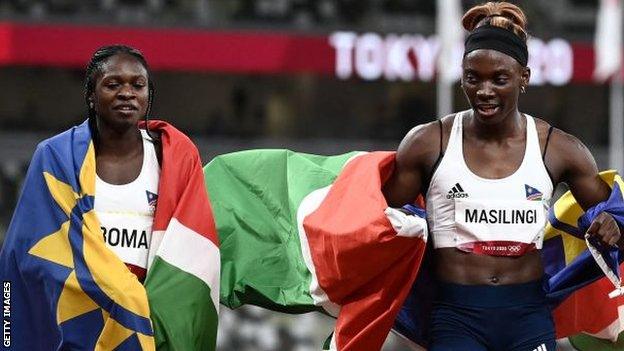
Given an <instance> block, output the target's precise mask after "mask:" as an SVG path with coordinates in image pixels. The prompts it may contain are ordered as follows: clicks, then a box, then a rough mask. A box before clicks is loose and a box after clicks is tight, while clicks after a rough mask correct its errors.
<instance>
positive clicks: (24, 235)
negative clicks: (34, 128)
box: [0, 122, 154, 350]
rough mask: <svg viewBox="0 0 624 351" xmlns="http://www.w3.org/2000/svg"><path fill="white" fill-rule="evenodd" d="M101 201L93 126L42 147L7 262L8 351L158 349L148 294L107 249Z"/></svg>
mask: <svg viewBox="0 0 624 351" xmlns="http://www.w3.org/2000/svg"><path fill="white" fill-rule="evenodd" d="M94 195H95V152H94V149H93V143H92V142H91V135H90V133H89V128H88V126H87V123H86V122H85V123H83V124H82V125H80V126H78V127H74V128H72V129H70V130H68V131H66V132H64V133H62V134H59V135H57V136H55V137H53V138H51V139H48V140H46V141H43V142H42V143H40V144H39V146H38V147H37V149H36V151H35V154H34V156H33V158H32V161H31V163H30V167H29V169H28V173H27V175H26V180H25V183H24V186H23V189H22V194H21V196H20V199H19V201H18V204H17V207H16V209H15V213H14V215H13V219H12V220H11V224H10V226H9V229H8V231H7V235H6V239H5V242H4V246H3V248H2V253H1V255H0V275H1V276H2V280H3V282H5V283H4V284H5V285H4V291H5V296H6V294H7V293H6V291H7V290H9V292H8V294H9V301H10V302H9V303H10V305H9V306H10V311H9V313H8V316H5V320H6V321H8V324H6V326H8V328H9V329H8V331H9V334H8V337H9V341H8V345H7V341H6V337H7V336H6V335H5V342H4V346H5V347H6V346H8V347H9V348H10V349H15V350H50V349H66V350H70V349H71V350H78V349H80V350H111V349H114V348H118V349H123V350H153V349H154V340H153V330H152V325H151V322H150V319H149V315H150V313H149V307H148V302H147V296H146V294H145V289H144V288H143V286H142V285H141V284H140V283H139V281H138V280H137V279H136V277H135V276H134V275H133V274H132V273H130V271H129V270H128V269H127V268H126V266H125V265H124V264H123V262H121V260H119V259H118V258H117V256H116V255H115V254H114V253H113V252H112V251H110V250H109V249H108V248H107V247H106V245H105V243H104V240H103V237H102V232H101V230H100V225H99V222H98V219H97V217H96V216H95V212H94V210H93V204H94ZM7 283H8V286H7ZM5 300H6V298H5ZM5 306H7V305H6V302H5ZM5 309H6V307H5ZM5 314H6V310H5ZM6 330H7V329H5V331H6Z"/></svg>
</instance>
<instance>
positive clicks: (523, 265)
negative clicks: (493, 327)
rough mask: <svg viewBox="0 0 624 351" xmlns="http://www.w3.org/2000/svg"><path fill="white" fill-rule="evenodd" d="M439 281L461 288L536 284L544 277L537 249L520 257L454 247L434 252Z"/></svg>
mask: <svg viewBox="0 0 624 351" xmlns="http://www.w3.org/2000/svg"><path fill="white" fill-rule="evenodd" d="M435 267H436V268H435V271H436V276H437V278H438V279H439V280H441V281H444V282H448V283H455V284H462V285H508V284H522V283H527V282H531V281H536V280H539V279H541V278H542V276H543V275H544V268H543V266H542V260H541V257H540V253H539V251H538V250H534V251H531V252H529V253H527V254H525V255H522V256H516V257H505V256H489V255H477V254H473V253H469V252H464V251H460V250H458V249H457V248H454V247H453V248H441V249H436V250H435Z"/></svg>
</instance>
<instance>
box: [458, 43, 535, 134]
mask: <svg viewBox="0 0 624 351" xmlns="http://www.w3.org/2000/svg"><path fill="white" fill-rule="evenodd" d="M462 68H463V74H462V86H463V89H464V93H465V94H466V98H467V99H468V102H470V106H471V107H472V109H473V111H474V116H475V118H476V119H477V120H478V121H479V122H481V123H484V124H495V123H498V122H501V121H502V120H504V119H505V118H506V117H507V116H511V115H513V113H515V112H516V111H517V110H518V95H519V94H520V89H521V87H522V86H524V87H525V88H526V86H527V85H528V84H529V77H530V70H529V68H528V67H522V66H521V65H520V64H519V63H518V62H517V61H516V60H515V59H513V58H512V57H511V56H508V55H505V54H503V53H501V52H498V51H495V50H487V49H479V50H475V51H472V52H470V53H468V54H467V55H466V57H464V61H463V64H462Z"/></svg>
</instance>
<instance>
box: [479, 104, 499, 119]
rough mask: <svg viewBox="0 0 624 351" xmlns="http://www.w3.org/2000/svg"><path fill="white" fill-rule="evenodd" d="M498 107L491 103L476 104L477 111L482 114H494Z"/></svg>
mask: <svg viewBox="0 0 624 351" xmlns="http://www.w3.org/2000/svg"><path fill="white" fill-rule="evenodd" d="M499 108H500V107H499V106H498V105H492V104H480V105H477V111H478V112H479V114H480V115H482V116H492V115H495V114H496V113H497V112H498V110H499Z"/></svg>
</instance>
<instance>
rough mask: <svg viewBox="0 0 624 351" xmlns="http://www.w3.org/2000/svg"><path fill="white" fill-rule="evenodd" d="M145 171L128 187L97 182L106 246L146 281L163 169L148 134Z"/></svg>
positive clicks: (97, 210) (97, 207)
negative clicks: (161, 169) (159, 182)
mask: <svg viewBox="0 0 624 351" xmlns="http://www.w3.org/2000/svg"><path fill="white" fill-rule="evenodd" d="M141 135H142V137H143V162H142V166H141V171H140V173H139V175H138V177H136V179H134V180H132V181H131V182H129V183H127V184H110V183H108V182H106V181H104V180H103V179H101V178H100V177H99V176H96V179H95V203H94V208H95V213H96V215H97V217H98V219H99V221H100V226H101V228H102V234H103V235H104V241H105V242H106V245H107V246H108V247H109V248H110V249H111V250H112V251H113V252H115V253H116V254H117V256H119V258H121V260H122V261H123V262H125V263H126V265H127V266H128V267H129V268H130V270H131V271H132V272H133V273H134V274H135V275H136V276H137V277H138V278H139V279H141V280H142V279H144V278H145V274H146V272H147V258H148V253H149V248H150V243H151V239H152V223H153V221H154V212H155V210H156V204H157V201H158V180H159V178H160V165H159V164H158V158H157V157H156V148H155V147H154V143H153V141H152V140H151V138H150V137H149V136H148V135H147V132H146V131H145V130H141Z"/></svg>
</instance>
